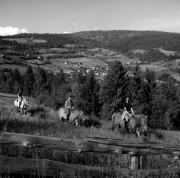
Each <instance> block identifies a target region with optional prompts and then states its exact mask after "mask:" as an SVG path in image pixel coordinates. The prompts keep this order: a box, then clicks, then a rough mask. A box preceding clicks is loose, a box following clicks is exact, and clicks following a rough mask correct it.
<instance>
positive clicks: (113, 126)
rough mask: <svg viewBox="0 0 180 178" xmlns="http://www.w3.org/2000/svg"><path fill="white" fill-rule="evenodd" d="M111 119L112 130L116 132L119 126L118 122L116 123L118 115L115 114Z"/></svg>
mask: <svg viewBox="0 0 180 178" xmlns="http://www.w3.org/2000/svg"><path fill="white" fill-rule="evenodd" d="M111 118H112V126H111V130H114V129H115V128H116V125H117V122H116V113H114V114H113V115H112V117H111Z"/></svg>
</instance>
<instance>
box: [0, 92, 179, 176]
mask: <svg viewBox="0 0 180 178" xmlns="http://www.w3.org/2000/svg"><path fill="white" fill-rule="evenodd" d="M15 98H16V96H15V95H10V94H3V93H1V94H0V102H1V107H0V131H1V132H0V158H1V159H0V165H1V166H0V167H1V171H0V175H1V176H0V177H16V176H17V175H18V176H20V177H23V176H25V177H27V176H29V177H31V176H32V177H142V178H143V177H168V178H169V177H179V175H180V171H179V167H180V160H179V152H178V150H179V151H180V146H179V143H180V132H178V131H163V130H150V131H149V133H148V136H147V137H141V138H138V137H137V136H136V135H134V134H122V133H120V132H119V130H116V131H112V130H111V124H112V123H111V121H104V120H101V123H102V127H101V128H95V127H90V128H86V127H76V126H74V125H72V124H68V123H63V122H62V121H60V120H59V118H58V111H55V110H53V109H50V108H47V107H44V106H39V105H38V104H37V103H36V102H35V100H34V99H33V98H30V103H31V105H30V107H29V109H28V114H27V115H19V114H17V113H16V110H15V108H14V107H13V101H14V99H15ZM16 134H17V135H16ZM21 134H22V135H21ZM11 135H12V137H11ZM24 138H26V139H24ZM33 140H34V141H33ZM43 140H44V141H43ZM97 140H98V141H97ZM24 141H28V143H31V142H32V144H27V142H24ZM60 142H61V143H60ZM72 143H73V144H74V143H75V145H77V143H81V144H80V148H82V149H83V151H82V150H78V151H75V150H71V145H72ZM63 144H65V145H66V146H63ZM83 144H84V146H83V147H81V145H83ZM94 145H95V146H94ZM122 145H124V146H122ZM133 145H137V147H134V146H133ZM148 145H149V146H152V147H153V148H155V150H156V154H151V152H152V150H151V149H149V148H148V147H149V146H148ZM153 145H154V146H153ZM161 145H164V146H165V147H166V146H168V147H167V149H166V151H167V152H166V154H164V152H161V151H162V150H164V149H165V148H163V147H161ZM117 148H118V150H119V148H120V150H119V151H118V150H117ZM98 149H100V151H98ZM68 150H69V151H68ZM70 150H71V151H70ZM93 150H94V151H93ZM95 150H96V151H95ZM127 150H128V151H127ZM145 150H146V151H147V152H146V154H142V153H144V151H145ZM173 150H176V152H175V151H173ZM133 152H136V154H135V155H132V154H133ZM174 152H175V153H174ZM168 153H170V154H168ZM171 153H173V154H171ZM134 159H135V160H136V161H137V160H141V161H139V162H140V164H141V166H140V168H139V166H138V168H136V169H131V166H132V164H133V160H134ZM142 160H144V161H142ZM141 162H142V163H143V164H142V163H141ZM4 163H5V164H4ZM5 165H7V166H10V167H9V168H8V169H9V172H6V171H7V167H6V166H5ZM12 165H14V166H12ZM70 170H71V171H70Z"/></svg>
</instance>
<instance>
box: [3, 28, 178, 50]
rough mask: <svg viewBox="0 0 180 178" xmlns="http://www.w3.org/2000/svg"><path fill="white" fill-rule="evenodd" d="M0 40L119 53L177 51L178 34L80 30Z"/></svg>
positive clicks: (23, 35) (37, 45)
mask: <svg viewBox="0 0 180 178" xmlns="http://www.w3.org/2000/svg"><path fill="white" fill-rule="evenodd" d="M0 39H10V40H11V42H12V40H13V39H14V40H15V41H16V42H18V43H21V44H22V43H23V45H30V46H36V47H37V48H39V47H40V48H41V47H47V48H48V47H62V46H63V45H66V44H71V45H75V46H77V47H81V48H95V47H103V48H107V49H113V50H117V51H120V52H123V53H127V52H128V51H131V50H135V49H145V50H147V49H152V48H161V47H162V48H163V49H165V50H171V51H180V33H169V32H157V31H128V30H112V31H84V32H77V33H72V34H48V33H47V34H37V33H34V34H18V35H13V36H6V37H1V38H0ZM21 39H26V40H21ZM27 39H28V40H27ZM38 40H39V41H38ZM0 41H2V40H0ZM3 41H5V40H3ZM4 43H5V42H4ZM1 44H2V42H1Z"/></svg>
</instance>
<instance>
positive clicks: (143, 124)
mask: <svg viewBox="0 0 180 178" xmlns="http://www.w3.org/2000/svg"><path fill="white" fill-rule="evenodd" d="M117 127H120V129H121V130H122V131H123V132H126V131H127V130H128V131H129V132H135V133H136V134H137V135H138V137H140V135H141V134H140V133H143V134H145V133H146V132H147V116H146V115H144V114H137V115H129V114H127V115H125V117H124V119H122V113H121V112H117V113H114V114H113V115H112V130H114V129H115V128H117Z"/></svg>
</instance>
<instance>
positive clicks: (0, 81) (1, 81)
mask: <svg viewBox="0 0 180 178" xmlns="http://www.w3.org/2000/svg"><path fill="white" fill-rule="evenodd" d="M6 80H7V78H6V75H5V73H4V71H2V70H0V90H1V91H3V90H4V89H5V86H6Z"/></svg>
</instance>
